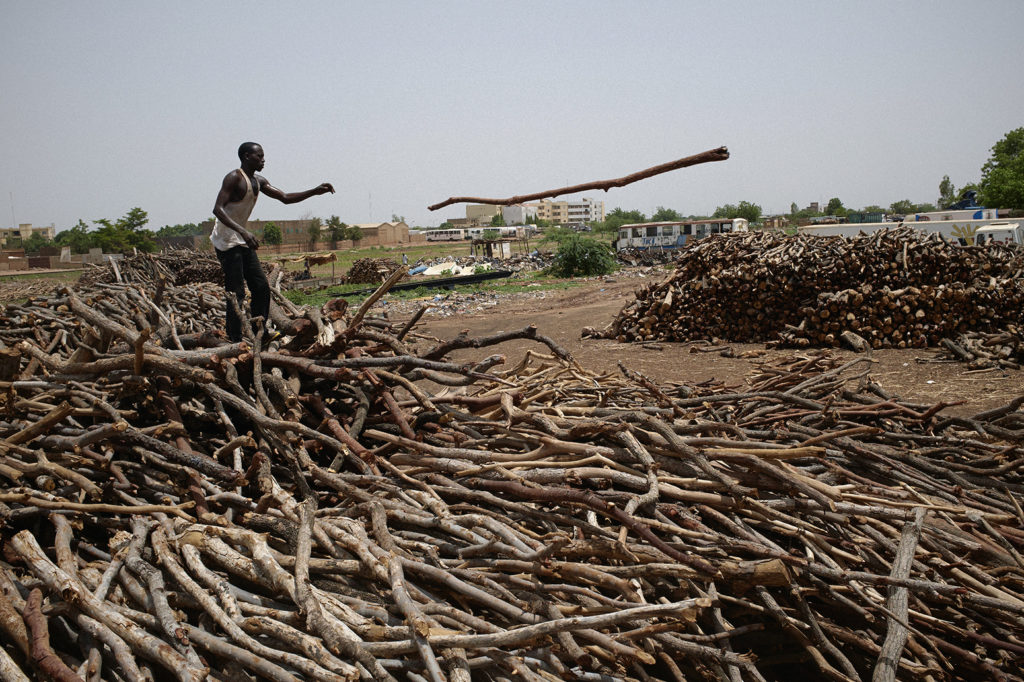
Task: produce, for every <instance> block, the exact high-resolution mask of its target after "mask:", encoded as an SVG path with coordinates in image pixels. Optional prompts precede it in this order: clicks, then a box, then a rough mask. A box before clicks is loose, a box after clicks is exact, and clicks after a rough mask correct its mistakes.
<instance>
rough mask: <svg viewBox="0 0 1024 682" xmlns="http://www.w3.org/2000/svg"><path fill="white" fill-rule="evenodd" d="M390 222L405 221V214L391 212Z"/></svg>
mask: <svg viewBox="0 0 1024 682" xmlns="http://www.w3.org/2000/svg"><path fill="white" fill-rule="evenodd" d="M391 222H393V223H404V222H405V216H404V215H398V214H397V213H392V214H391Z"/></svg>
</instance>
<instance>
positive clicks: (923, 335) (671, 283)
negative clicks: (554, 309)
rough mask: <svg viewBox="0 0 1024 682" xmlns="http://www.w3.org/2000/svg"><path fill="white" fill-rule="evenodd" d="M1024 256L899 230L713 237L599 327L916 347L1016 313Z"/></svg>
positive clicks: (639, 333)
mask: <svg viewBox="0 0 1024 682" xmlns="http://www.w3.org/2000/svg"><path fill="white" fill-rule="evenodd" d="M1022 274H1024V259H1022V256H1021V253H1020V252H1019V251H1018V250H1016V249H1014V248H1010V247H1005V246H1001V245H989V246H984V247H977V246H969V247H961V246H959V245H954V244H952V243H950V242H947V241H944V240H943V239H942V238H941V237H939V236H938V235H930V236H925V235H924V234H922V233H920V232H917V231H915V230H912V229H910V228H907V227H903V228H894V229H886V230H880V231H878V232H875V233H873V234H871V235H861V236H858V237H853V238H844V237H815V236H810V237H808V236H786V235H783V234H780V233H776V232H752V233H748V234H741V233H736V234H730V235H714V236H712V237H710V238H705V239H702V240H699V241H697V242H694V243H693V245H691V246H689V247H687V248H685V249H683V251H682V252H681V253H680V255H679V258H678V260H677V261H676V267H675V270H674V272H673V273H672V275H671V276H670V277H668V278H667V279H666V280H665V281H663V282H661V283H658V284H652V285H649V286H647V287H645V288H644V289H641V290H640V291H638V292H637V294H636V299H635V301H633V302H631V303H629V304H627V305H626V306H625V307H624V308H623V310H622V311H621V312H620V313H619V315H618V316H617V317H616V319H615V320H614V321H613V322H612V324H611V325H609V326H608V327H607V328H606V329H604V330H601V331H593V330H591V334H592V335H599V336H604V337H606V338H612V339H617V340H619V341H646V340H666V341H691V340H697V339H708V340H720V341H726V342H766V343H770V344H773V345H779V346H784V347H785V346H790V347H805V346H839V345H840V344H841V343H842V341H843V338H842V336H843V333H844V332H852V333H854V334H856V335H857V336H859V337H861V338H863V339H864V340H865V341H866V342H867V344H869V345H870V346H871V347H872V348H908V347H912V348H924V347H927V346H937V345H938V344H939V343H940V342H941V341H942V339H944V338H955V337H956V336H957V335H959V334H962V333H965V332H984V333H990V332H995V331H999V330H1002V329H1004V328H1005V327H1006V326H1007V325H1010V324H1015V325H1019V324H1020V323H1021V321H1022V316H1024V279H1022Z"/></svg>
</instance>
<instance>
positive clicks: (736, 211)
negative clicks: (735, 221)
mask: <svg viewBox="0 0 1024 682" xmlns="http://www.w3.org/2000/svg"><path fill="white" fill-rule="evenodd" d="M711 217H712V218H744V219H746V220H748V221H750V222H751V223H756V222H757V221H758V220H760V219H761V207H760V206H758V205H757V204H752V203H750V202H749V201H741V202H740V203H738V204H736V205H735V206H733V205H732V204H726V205H725V206H719V207H718V208H716V209H715V212H714V214H712V216H711Z"/></svg>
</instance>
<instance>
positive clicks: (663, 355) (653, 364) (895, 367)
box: [417, 272, 1024, 415]
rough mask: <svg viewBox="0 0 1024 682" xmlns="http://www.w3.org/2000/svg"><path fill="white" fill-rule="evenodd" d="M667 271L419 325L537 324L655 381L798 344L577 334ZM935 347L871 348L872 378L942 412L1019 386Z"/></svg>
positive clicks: (737, 368) (517, 297)
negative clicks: (640, 341)
mask: <svg viewBox="0 0 1024 682" xmlns="http://www.w3.org/2000/svg"><path fill="white" fill-rule="evenodd" d="M663 276H665V275H664V273H663V272H652V273H650V274H649V275H648V278H647V279H645V278H639V277H625V276H620V277H617V278H611V279H609V280H604V281H602V280H591V281H588V282H587V283H586V284H585V285H584V286H582V287H577V288H573V289H568V290H560V291H545V292H537V293H530V289H529V288H528V287H524V293H523V294H513V295H511V296H508V297H503V298H499V299H497V301H496V302H494V301H490V302H488V303H489V305H477V306H474V305H468V306H466V307H467V308H468V311H467V312H464V313H462V314H459V315H454V316H450V317H439V316H437V315H431V314H430V313H429V312H428V313H427V315H425V316H424V322H423V323H422V324H421V325H420V326H418V327H417V331H419V332H421V333H424V334H429V335H432V336H436V337H438V338H440V339H450V338H452V337H453V336H455V335H456V334H458V333H460V332H462V331H463V330H468V333H469V335H470V336H484V335H487V334H493V333H496V332H499V331H509V330H513V329H520V328H522V327H524V326H526V325H529V324H535V325H537V328H538V331H539V332H540V333H541V334H545V335H547V336H549V337H551V338H552V339H554V340H555V341H556V342H557V343H559V344H560V345H562V346H563V347H564V348H566V349H567V350H569V351H570V352H571V353H572V354H573V356H574V357H575V358H576V359H577V360H578V361H579V362H580V363H581V364H582V365H583V366H584V367H586V368H588V369H590V370H593V371H598V372H602V371H607V372H618V367H617V363H618V362H620V361H621V362H622V363H623V364H624V365H625V366H626V367H627V368H629V369H632V370H637V371H639V372H642V373H644V374H645V375H647V376H649V377H651V378H653V379H655V380H657V381H659V382H663V383H664V382H679V383H697V382H703V381H709V380H715V381H720V382H722V383H724V384H725V385H727V386H736V387H741V388H742V387H745V386H746V385H747V383H746V378H747V377H748V376H749V375H751V373H752V372H753V371H754V370H755V369H756V368H757V366H758V363H760V362H763V361H764V360H765V359H772V358H777V357H782V356H792V355H795V354H798V353H801V352H803V351H797V350H793V349H786V350H771V351H766V350H765V348H764V345H763V344H728V345H729V347H730V350H731V352H732V354H733V355H735V356H737V357H732V358H730V357H722V355H721V354H720V353H719V352H696V351H697V349H699V348H701V347H707V344H700V343H682V344H681V343H663V342H658V343H656V344H650V345H648V346H646V347H645V346H640V345H636V344H624V343H617V342H615V341H610V340H605V339H582V338H580V331H581V330H582V329H583V327H587V326H591V327H598V328H603V327H604V326H605V325H607V324H608V323H609V322H611V321H612V319H613V318H614V317H615V315H616V313H618V312H619V310H620V309H621V308H622V306H623V305H624V304H625V303H626V302H627V301H628V300H629V299H631V298H632V295H633V292H634V291H636V289H637V288H639V287H640V286H642V284H643V283H645V282H649V281H654V278H659V277H663ZM528 347H532V348H535V349H537V350H540V351H543V350H544V348H543V347H538V346H537V344H534V343H533V342H522V341H519V342H508V343H505V344H502V345H500V346H496V347H491V348H488V349H483V350H472V349H467V350H462V351H457V352H455V353H454V354H453V355H452V357H453V358H454V359H455V360H458V361H463V362H465V361H469V360H474V359H482V358H484V357H487V356H489V355H494V354H495V353H502V354H504V355H505V356H506V357H507V359H508V362H509V363H513V362H515V361H517V360H519V359H520V358H522V355H523V353H524V352H525V349H526V348H528ZM752 352H753V353H757V352H759V353H760V357H755V358H750V357H747V358H743V357H739V356H741V355H744V354H750V353H752ZM832 352H834V353H835V354H837V355H839V356H841V357H844V358H850V359H853V358H855V357H858V355H857V354H855V353H853V352H851V351H847V350H841V349H835V350H833V351H832ZM936 357H937V354H936V352H935V351H934V350H918V349H910V350H882V351H874V352H873V353H872V358H871V359H872V364H871V374H870V376H871V378H872V379H874V380H875V381H876V382H878V383H879V384H880V385H881V386H882V388H883V389H885V390H886V391H888V392H890V393H891V394H893V395H894V397H899V398H902V399H904V400H907V401H910V402H914V403H920V404H927V405H932V404H934V403H937V402H945V403H958V404H956V405H954V406H952V407H948V408H946V409H945V410H944V411H943V412H942V414H946V415H951V414H960V415H969V414H975V413H977V412H980V411H982V410H987V409H991V408H994V407H998V406H1001V405H1005V404H1006V403H1007V402H1009V401H1010V400H1011V399H1012V398H1014V397H1016V396H1018V395H1021V394H1024V372H1019V371H1002V370H991V371H982V372H978V371H974V372H972V371H969V370H968V369H967V367H966V365H963V364H960V363H946V362H943V363H939V362H934V360H935V358H936Z"/></svg>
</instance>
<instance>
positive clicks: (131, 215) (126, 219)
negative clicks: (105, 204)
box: [90, 208, 157, 253]
mask: <svg viewBox="0 0 1024 682" xmlns="http://www.w3.org/2000/svg"><path fill="white" fill-rule="evenodd" d="M147 222H149V216H148V214H147V213H146V212H145V211H143V210H142V209H141V208H133V209H131V210H130V211H128V213H126V214H124V215H123V216H122V217H120V218H118V219H117V220H116V221H113V222H112V221H110V220H108V219H107V218H100V219H99V220H94V221H93V223H95V224H96V225H99V229H98V230H96V232H95V233H93V235H92V239H91V240H90V241H91V244H90V245H91V246H98V247H100V248H102V249H103V252H104V253H128V252H130V251H132V250H133V249H137V250H139V251H144V252H152V251H156V249H157V246H156V242H154V241H153V233H152V232H151V231H150V230H146V229H144V227H145V225H146V223H147Z"/></svg>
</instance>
